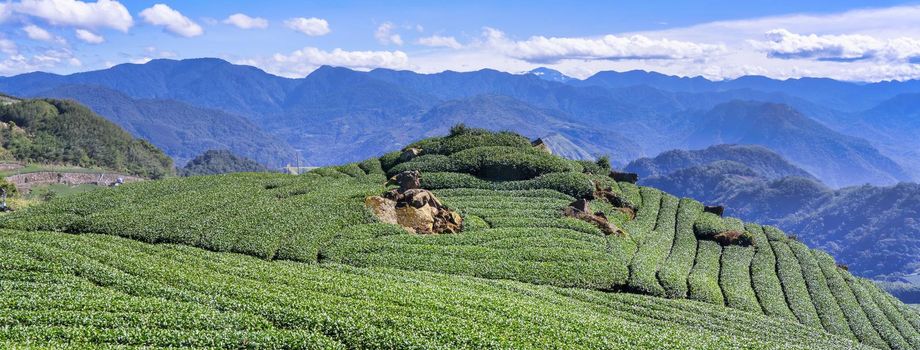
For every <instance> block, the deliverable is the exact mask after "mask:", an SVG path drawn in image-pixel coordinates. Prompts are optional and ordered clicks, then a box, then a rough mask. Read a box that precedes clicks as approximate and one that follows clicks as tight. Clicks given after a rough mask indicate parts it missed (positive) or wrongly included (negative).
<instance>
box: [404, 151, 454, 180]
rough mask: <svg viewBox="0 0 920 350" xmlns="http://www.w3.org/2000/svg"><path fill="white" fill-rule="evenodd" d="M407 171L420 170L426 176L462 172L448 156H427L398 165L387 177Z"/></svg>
mask: <svg viewBox="0 0 920 350" xmlns="http://www.w3.org/2000/svg"><path fill="white" fill-rule="evenodd" d="M406 170H418V171H420V172H422V175H424V174H426V173H434V172H460V171H461V170H462V169H460V167H459V164H457V163H456V162H454V161H453V160H452V159H451V158H450V157H448V156H444V155H440V154H426V155H422V156H418V157H415V158H414V159H412V160H411V161H408V162H405V163H399V164H396V165H395V166H393V167H391V168H390V170H389V171H387V175H389V176H393V175H396V174H399V173H401V172H403V171H406Z"/></svg>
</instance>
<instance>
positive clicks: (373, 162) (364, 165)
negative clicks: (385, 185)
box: [358, 158, 386, 175]
mask: <svg viewBox="0 0 920 350" xmlns="http://www.w3.org/2000/svg"><path fill="white" fill-rule="evenodd" d="M358 166H359V167H361V170H364V173H365V174H368V175H383V174H386V172H385V171H383V166H382V164H381V163H380V159H378V158H369V159H367V160H365V161H363V162H361V163H358Z"/></svg>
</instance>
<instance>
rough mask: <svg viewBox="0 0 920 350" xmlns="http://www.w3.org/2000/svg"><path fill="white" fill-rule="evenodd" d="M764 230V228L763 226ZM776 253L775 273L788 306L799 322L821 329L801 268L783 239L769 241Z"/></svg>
mask: <svg viewBox="0 0 920 350" xmlns="http://www.w3.org/2000/svg"><path fill="white" fill-rule="evenodd" d="M765 230H766V228H765ZM770 245H771V246H772V247H773V254H774V255H776V274H777V276H778V277H779V280H780V282H782V285H783V290H784V291H785V293H786V301H787V302H788V303H789V308H790V309H791V310H792V313H794V314H795V317H796V318H798V319H799V322H801V323H802V324H804V325H806V326H811V327H817V328H819V329H822V326H821V319H820V318H819V317H818V311H816V310H815V305H814V304H813V303H812V301H811V296H810V295H809V294H808V286H807V285H806V284H805V278H804V277H803V276H802V268H801V267H799V262H798V260H797V259H796V258H795V255H793V254H792V250H791V249H789V245H788V244H786V242H785V241H770Z"/></svg>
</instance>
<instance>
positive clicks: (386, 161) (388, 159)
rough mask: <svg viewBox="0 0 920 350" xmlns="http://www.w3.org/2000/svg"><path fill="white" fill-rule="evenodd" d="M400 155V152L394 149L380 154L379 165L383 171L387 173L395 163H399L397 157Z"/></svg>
mask: <svg viewBox="0 0 920 350" xmlns="http://www.w3.org/2000/svg"><path fill="white" fill-rule="evenodd" d="M400 157H402V152H400V151H394V152H390V153H387V154H384V155H382V156H380V167H381V168H383V170H384V172H387V173H389V171H390V169H392V168H393V167H394V166H396V164H399V158H400Z"/></svg>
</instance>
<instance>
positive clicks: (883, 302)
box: [857, 279, 920, 346]
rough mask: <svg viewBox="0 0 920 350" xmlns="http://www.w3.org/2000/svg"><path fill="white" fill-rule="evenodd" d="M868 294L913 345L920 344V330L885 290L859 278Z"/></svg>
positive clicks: (902, 335)
mask: <svg viewBox="0 0 920 350" xmlns="http://www.w3.org/2000/svg"><path fill="white" fill-rule="evenodd" d="M857 281H858V282H859V283H860V285H861V286H862V287H863V289H864V290H865V291H866V293H867V294H869V295H871V296H872V300H873V301H875V305H877V306H878V308H879V309H881V310H882V313H884V314H885V316H886V317H887V318H888V320H889V321H891V324H892V325H893V326H894V327H895V328H896V329H897V330H898V332H899V334H901V337H902V338H904V340H905V341H906V342H907V343H908V344H911V345H914V346H916V345H920V331H918V330H917V329H916V328H914V326H913V325H911V324H910V321H909V320H908V319H907V318H906V317H904V315H903V314H902V313H901V312H900V310H898V308H897V307H896V306H895V305H893V304H892V303H891V300H890V299H889V298H886V297H885V294H886V293H885V291H883V290H881V289H879V287H878V286H877V285H875V284H874V283H872V281H869V280H867V279H858V280H857Z"/></svg>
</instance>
